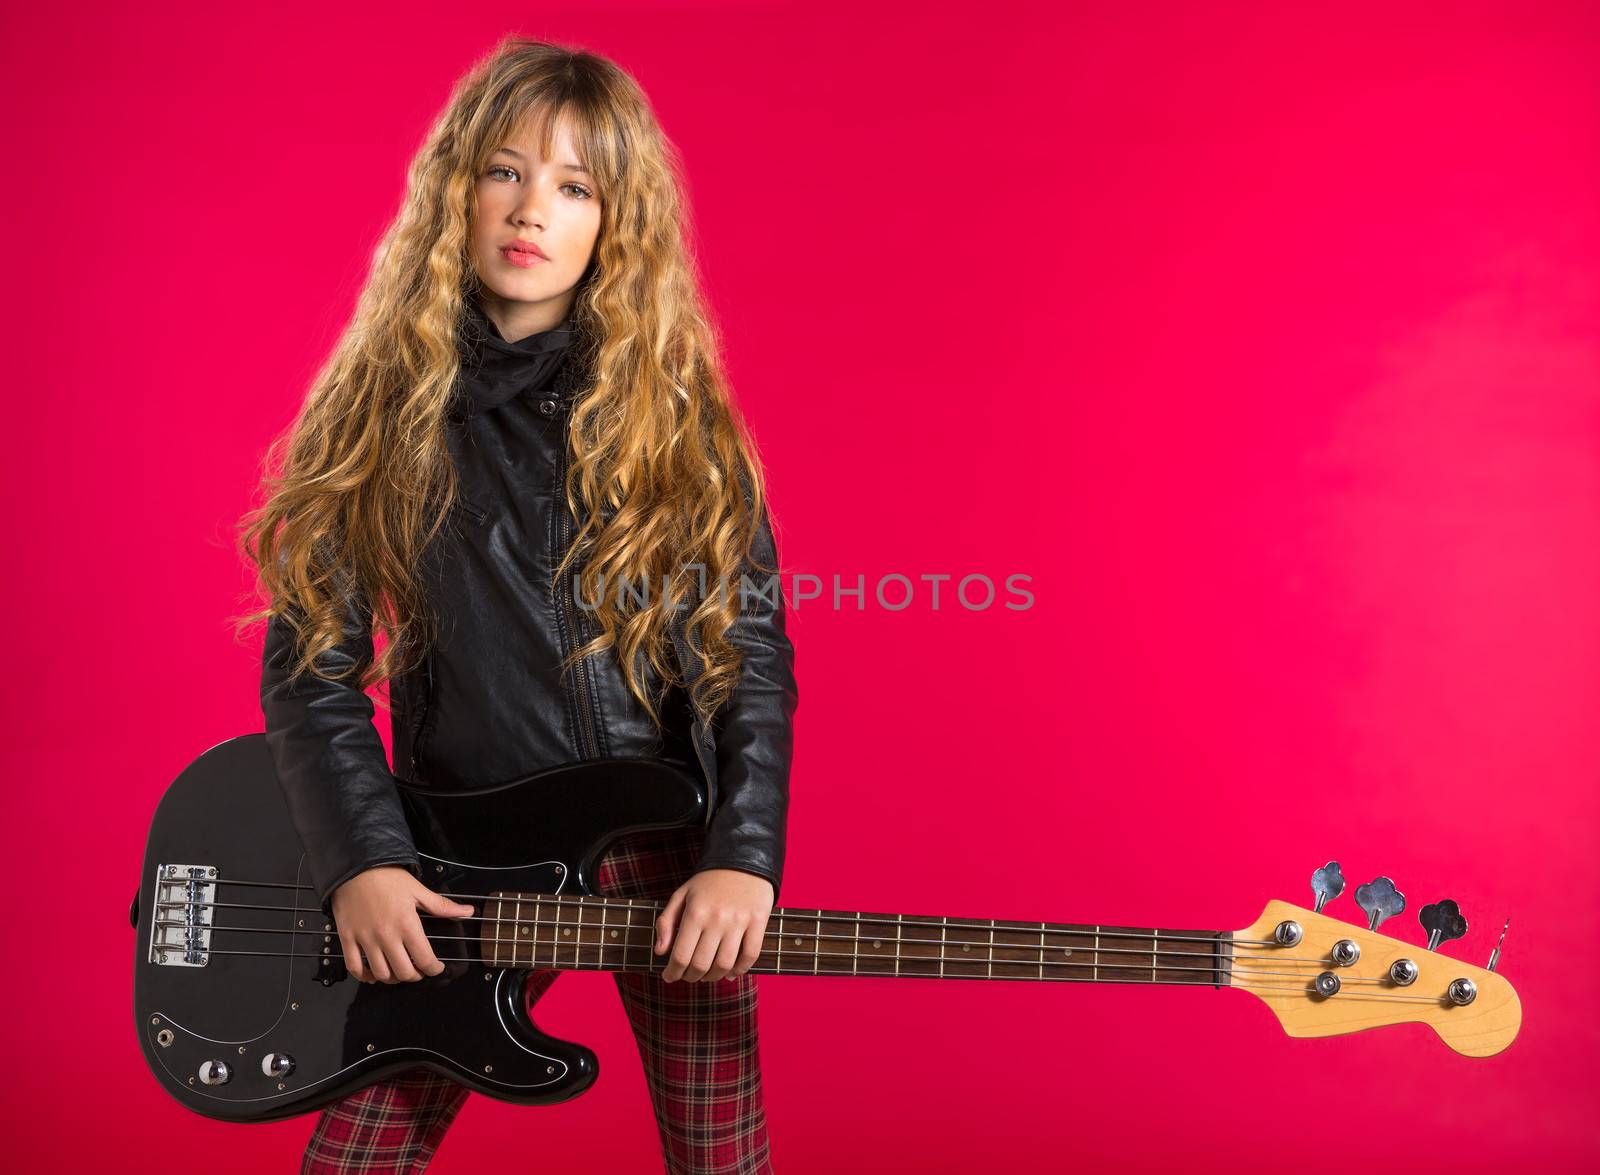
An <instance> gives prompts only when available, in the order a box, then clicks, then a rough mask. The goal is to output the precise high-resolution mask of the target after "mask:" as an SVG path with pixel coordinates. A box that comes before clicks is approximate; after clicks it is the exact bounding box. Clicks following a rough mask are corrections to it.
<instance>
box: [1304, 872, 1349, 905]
mask: <svg viewBox="0 0 1600 1175" xmlns="http://www.w3.org/2000/svg"><path fill="white" fill-rule="evenodd" d="M1311 892H1312V893H1314V894H1316V895H1317V904H1316V906H1315V907H1314V909H1315V912H1316V913H1318V914H1320V913H1322V907H1323V906H1324V905H1325V904H1326V903H1328V902H1329V901H1331V900H1333V899H1334V898H1336V897H1338V896H1339V895H1340V894H1342V893H1343V892H1344V874H1343V873H1342V872H1341V871H1340V869H1339V862H1337V861H1329V862H1328V863H1327V864H1326V865H1324V866H1323V867H1322V868H1321V869H1318V870H1317V871H1316V872H1315V873H1313V874H1312V875H1311Z"/></svg>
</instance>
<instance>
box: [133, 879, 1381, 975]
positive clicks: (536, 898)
mask: <svg viewBox="0 0 1600 1175" xmlns="http://www.w3.org/2000/svg"><path fill="white" fill-rule="evenodd" d="M160 884H162V885H165V886H182V885H186V884H188V882H187V880H186V879H181V878H175V879H171V880H166V879H163V880H162V881H161V883H160ZM200 884H202V885H211V886H223V885H233V886H248V887H258V886H259V887H270V888H279V889H295V890H311V889H313V887H312V886H307V885H293V884H289V883H284V882H270V881H227V880H216V881H202V882H200ZM518 892H519V893H520V891H518ZM440 896H441V897H447V898H450V899H452V900H454V901H462V902H466V901H480V902H485V903H489V902H501V903H509V904H516V903H518V902H520V903H521V904H522V905H525V906H526V905H533V904H535V903H538V904H541V905H570V906H578V907H580V908H583V909H591V910H592V909H608V910H620V911H628V910H634V911H637V910H643V909H656V910H660V909H663V908H664V907H665V905H666V903H665V902H662V901H654V900H652V899H642V898H641V899H634V900H633V901H629V900H628V899H626V898H620V899H619V898H607V897H605V896H604V895H590V894H522V895H521V896H519V897H513V896H509V895H508V894H507V893H506V892H501V893H498V894H455V893H441V894H440ZM641 903H645V904H641ZM158 904H165V905H175V906H184V905H188V904H189V903H187V902H184V901H181V900H179V899H176V898H170V899H165V900H164V901H163V902H160V903H158ZM195 904H196V905H210V906H226V907H229V908H233V909H241V910H274V911H279V910H282V911H298V912H301V913H307V912H314V913H315V914H316V916H317V917H319V918H325V917H327V915H325V914H323V913H322V910H321V907H320V906H319V907H317V908H316V910H315V911H306V910H304V909H303V908H301V907H295V906H265V905H260V904H257V903H251V902H218V901H210V902H198V903H195ZM803 909H804V907H793V906H780V907H777V908H775V909H774V910H773V911H772V913H771V914H770V915H769V919H770V920H775V919H778V918H793V919H804V920H806V921H812V922H814V921H816V920H817V919H818V918H819V917H820V918H821V919H822V920H823V921H824V922H841V921H856V920H859V921H860V922H861V924H862V925H873V926H885V927H891V928H892V927H896V926H927V927H933V928H935V929H938V928H940V927H941V926H943V927H946V928H951V927H950V924H949V923H948V922H946V921H945V920H943V919H941V918H940V917H939V916H938V915H926V914H914V915H897V914H868V913H867V912H866V911H861V912H859V913H857V912H852V911H845V910H836V911H828V910H814V911H812V912H810V913H802V912H801V911H802V910H803ZM429 916H430V917H437V918H446V917H448V915H442V914H440V915H429ZM478 917H483V918H485V919H486V920H488V921H491V922H492V921H494V919H493V918H489V917H488V915H472V916H471V917H464V918H459V919H451V920H452V921H460V922H470V921H472V920H473V919H474V918H478ZM502 920H503V919H502ZM980 921H989V919H982V920H980ZM993 921H994V922H995V925H994V926H993V927H992V929H994V930H996V931H1011V932H1016V933H1021V934H1038V933H1040V929H1039V927H1038V926H1037V925H1033V924H1028V923H1021V924H1016V925H1000V921H1001V920H1000V919H994V920H993ZM1005 921H1006V922H1011V923H1016V921H1017V920H1016V919H1006V920H1005ZM568 925H576V923H568ZM1075 925H1078V926H1084V929H1081V930H1079V929H1073V928H1064V927H1061V926H1060V924H1056V928H1055V929H1051V924H1049V923H1045V924H1044V928H1045V929H1044V933H1047V934H1070V935H1077V936H1080V937H1088V938H1093V937H1095V936H1096V935H1098V936H1099V937H1101V938H1136V939H1139V940H1141V941H1142V940H1144V939H1148V938H1150V937H1151V936H1150V935H1149V934H1148V933H1140V932H1139V931H1138V930H1136V929H1126V928H1125V929H1122V930H1115V929H1112V928H1110V927H1104V926H1102V927H1098V928H1095V927H1090V926H1088V925H1087V924H1084V923H1078V924H1075ZM953 928H954V929H969V930H976V931H981V932H984V933H987V932H988V931H989V930H990V929H991V927H988V926H982V925H978V924H977V923H976V922H974V921H972V920H970V919H969V920H966V921H957V922H956V923H955V925H954V927H953ZM1156 929H1159V928H1156ZM1354 929H1361V928H1360V927H1354ZM1161 940H1162V941H1163V942H1201V943H1215V942H1217V941H1219V939H1218V938H1217V937H1216V936H1215V935H1213V934H1207V933H1203V932H1202V933H1199V934H1196V933H1195V932H1193V931H1182V932H1178V933H1174V934H1170V935H1167V934H1163V935H1161ZM1225 941H1229V942H1231V943H1232V944H1233V945H1235V946H1257V945H1259V946H1268V947H1277V946H1278V943H1277V942H1276V941H1275V940H1273V939H1270V938H1237V937H1235V938H1233V939H1229V940H1225ZM1309 961H1315V960H1309Z"/></svg>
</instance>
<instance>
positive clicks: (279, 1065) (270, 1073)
mask: <svg viewBox="0 0 1600 1175" xmlns="http://www.w3.org/2000/svg"><path fill="white" fill-rule="evenodd" d="M293 1072H294V1058H293V1057H291V1056H290V1055H289V1054H288V1053H268V1054H267V1055H266V1056H264V1057H262V1058H261V1074H262V1076H264V1077H287V1076H289V1074H291V1073H293Z"/></svg>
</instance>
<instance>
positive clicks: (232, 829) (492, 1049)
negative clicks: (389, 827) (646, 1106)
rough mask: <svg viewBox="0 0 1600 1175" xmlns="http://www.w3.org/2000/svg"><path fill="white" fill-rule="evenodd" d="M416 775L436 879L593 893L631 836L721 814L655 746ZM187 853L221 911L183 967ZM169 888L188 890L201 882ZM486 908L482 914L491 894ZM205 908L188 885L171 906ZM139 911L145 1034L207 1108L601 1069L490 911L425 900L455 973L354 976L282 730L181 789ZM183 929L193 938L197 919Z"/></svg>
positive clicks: (470, 888) (174, 1090)
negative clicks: (294, 820)
mask: <svg viewBox="0 0 1600 1175" xmlns="http://www.w3.org/2000/svg"><path fill="white" fill-rule="evenodd" d="M400 788H401V798H402V802H403V803H404V806H405V810H406V816H407V819H408V821H409V823H410V825H411V830H412V833H413V835H414V837H415V839H416V843H417V847H418V850H419V853H420V855H421V859H422V864H423V882H424V883H425V884H426V885H427V886H428V887H429V888H430V889H433V890H436V891H439V892H443V893H450V894H464V895H475V894H489V893H494V892H497V891H518V892H524V893H566V894H594V893H596V892H598V891H597V890H596V889H595V888H593V886H594V876H595V867H596V864H597V863H598V861H599V859H600V857H601V855H602V854H603V853H604V852H605V851H606V849H607V847H608V846H609V845H610V843H611V842H612V841H613V840H615V839H616V838H617V837H618V836H621V835H623V834H625V833H628V832H632V831H636V830H640V829H646V828H662V827H676V826H681V825H689V824H699V823H703V822H704V819H705V803H706V796H705V791H704V787H703V785H702V784H701V783H700V781H699V780H698V779H697V777H695V776H693V775H691V774H689V772H688V771H687V770H685V769H683V768H680V767H679V766H677V765H676V764H673V763H668V762H664V761H659V760H655V759H609V760H600V761H596V762H591V763H582V764H575V765H572V766H567V767H560V768H555V769H553V770H550V771H543V772H540V773H538V774H535V775H531V776H528V777H526V778H524V779H520V780H517V781H514V782H512V783H509V784H505V785H501V786H498V787H494V788H487V789H483V790H480V791H470V792H429V791H425V790H423V789H419V788H412V787H409V786H407V785H405V784H403V783H401V784H400ZM170 865H180V866H203V867H205V868H214V869H215V870H216V871H217V872H216V877H215V883H216V889H215V890H214V891H205V890H197V891H195V892H196V894H197V895H198V896H200V897H209V899H210V900H209V901H203V902H198V903H197V904H196V905H195V906H194V908H195V909H197V910H199V911H201V912H202V914H204V913H205V912H207V911H209V914H210V920H211V922H212V923H213V927H212V929H211V930H210V941H209V945H210V948H211V949H210V951H209V952H208V953H207V954H206V955H205V957H204V961H203V962H202V963H200V964H199V965H192V966H185V965H180V962H181V960H183V959H184V957H185V952H184V949H183V947H182V946H181V945H178V946H175V947H172V948H170V949H168V950H167V951H166V954H167V962H166V963H162V962H161V961H159V959H153V958H152V941H153V940H152V933H153V931H154V930H155V927H154V926H153V924H152V915H153V914H154V912H155V910H156V885H157V876H156V873H157V869H158V867H161V866H170ZM210 881H211V878H210V877H209V876H204V877H202V878H201V879H200V884H208V883H210ZM251 883H259V884H251ZM163 893H164V894H165V895H166V896H167V897H168V898H174V899H181V898H182V897H184V896H185V895H186V893H187V891H186V890H185V889H183V888H182V887H177V888H169V889H167V890H164V891H163ZM468 900H471V899H470V898H469V899H468ZM472 904H473V905H475V906H478V907H479V911H480V913H481V912H482V906H483V903H482V902H481V901H473V903H472ZM274 907H277V908H274ZM186 908H187V907H186V906H185V905H184V904H183V903H182V902H181V900H180V901H179V902H177V903H176V904H173V905H169V906H167V907H163V909H164V910H166V911H168V912H169V913H172V914H181V913H182V912H183V911H184V910H185V909H186ZM131 916H132V921H133V924H134V927H135V930H136V934H135V945H134V981H133V996H134V1000H133V1005H134V1018H135V1028H136V1030H137V1032H138V1036H139V1043H140V1047H141V1048H142V1049H143V1051H144V1055H145V1060H146V1061H147V1062H148V1064H149V1065H150V1069H151V1072H152V1073H154V1074H155V1076H156V1078H157V1080H159V1081H160V1082H161V1084H162V1085H163V1087H164V1088H166V1090H167V1091H168V1092H169V1093H171V1094H172V1095H173V1096H174V1097H176V1098H177V1099H178V1100H179V1101H180V1102H182V1103H183V1104H184V1105H186V1106H188V1107H189V1108H190V1109H192V1110H194V1111H195V1112H196V1113H199V1114H203V1115H205V1116H207V1117H211V1118H218V1119H222V1120H225V1121H233V1122H270V1121H274V1120H277V1119H280V1118H286V1117H290V1116H292V1115H295V1114H302V1113H306V1112H307V1111H310V1110H314V1109H317V1108H319V1107H321V1106H323V1105H326V1104H328V1103H330V1102H334V1101H337V1100H339V1099H340V1098H342V1097H344V1096H346V1095H347V1094H349V1093H351V1092H353V1091H354V1090H356V1089H359V1088H361V1087H362V1086H365V1085H369V1084H371V1083H372V1082H374V1081H378V1080H380V1079H382V1078H384V1077H386V1076H389V1075H392V1074H393V1073H396V1072H398V1071H400V1070H403V1069H408V1068H413V1067H416V1066H418V1065H424V1066H427V1067H429V1068H431V1069H435V1070H437V1071H439V1072H441V1073H444V1074H446V1075H447V1076H449V1077H450V1078H452V1079H453V1080H455V1081H458V1082H460V1083H461V1084H462V1085H465V1086H467V1087H468V1088H470V1089H472V1090H473V1091H475V1092H477V1093H482V1094H485V1095H487V1096H489V1097H494V1098H498V1099H500V1100H503V1101H509V1102H515V1103H518V1104H523V1105H537V1104H546V1103H551V1102H558V1101H563V1100H565V1099H567V1098H571V1097H575V1096H577V1095H578V1094H580V1093H582V1092H583V1091H584V1090H586V1089H587V1088H588V1087H589V1086H590V1085H592V1084H593V1083H594V1080H595V1078H596V1076H597V1075H598V1072H599V1067H598V1061H597V1059H596V1057H595V1055H594V1053H593V1052H592V1051H591V1050H589V1049H587V1048H585V1047H584V1046H583V1045H581V1044H577V1043H574V1042H571V1041H564V1040H558V1039H556V1038H555V1037H551V1036H548V1035H546V1034H545V1033H543V1032H541V1031H540V1030H539V1028H538V1026H537V1025H536V1024H535V1023H534V1022H533V1021H532V1020H531V1019H530V1018H529V1017H528V1015H527V1013H526V1011H525V1000H524V990H523V989H524V986H525V984H526V981H527V978H528V975H529V974H530V972H529V971H527V970H508V969H503V968H502V969H491V968H487V967H485V966H483V965H482V963H481V962H478V961H477V960H479V959H480V958H481V950H480V948H479V945H478V923H477V922H475V921H473V920H470V919H469V920H466V921H463V922H457V921H455V920H452V919H442V918H433V917H427V916H424V918H423V926H424V928H425V930H426V931H427V933H428V935H429V937H430V938H431V939H432V940H433V945H434V952H435V954H437V955H438V956H439V958H440V959H441V960H449V961H446V963H445V970H444V972H443V973H441V974H440V975H437V976H434V977H432V978H429V979H423V980H421V981H418V982H412V983H394V984H384V983H378V984H363V983H358V982H356V981H355V980H353V979H351V978H349V977H348V975H347V974H346V972H345V967H344V958H343V952H342V950H341V948H340V945H339V939H338V935H337V934H336V933H334V932H333V930H332V927H331V920H329V919H328V918H326V917H325V916H324V915H323V914H322V912H321V910H320V908H319V906H318V904H317V899H316V895H315V893H314V891H313V890H312V889H311V887H310V879H309V877H308V876H307V874H306V871H305V861H304V853H303V850H302V848H301V845H300V840H299V837H298V835H297V834H296V833H295V831H294V828H293V826H292V825H291V823H290V821H289V813H288V809H287V807H286V806H285V803H284V800H283V796H282V793H281V791H280V790H279V787H278V782H277V779H276V776H275V774H274V770H273V765H272V760H271V757H270V755H269V753H268V750H267V744H266V736H265V735H263V734H250V735H243V736H241V737H239V738H233V739H229V740H227V741H226V742H222V743H219V744H217V745H216V746H214V747H212V748H211V749H210V750H208V751H207V752H206V753H205V754H203V755H201V756H200V757H199V758H198V759H196V760H195V761H194V762H193V763H192V764H190V765H189V767H188V768H187V769H185V770H184V772H183V774H182V775H180V776H179V777H178V778H177V780H175V781H174V782H173V784H172V785H171V786H170V787H169V788H168V789H167V792H166V794H165V796H164V797H163V798H162V800H161V803H160V805H159V807H158V808H157V810H156V815H155V818H154V820H153V821H152V824H151V828H150V837H149V841H148V843H147V845H146V848H145V857H144V870H143V874H142V876H141V878H140V883H139V894H138V897H137V898H136V899H135V901H134V905H133V910H132V914H131ZM165 933H166V934H168V935H169V936H178V940H179V941H181V936H182V934H183V933H184V930H183V928H179V927H174V928H170V929H168V930H166V932H165ZM234 952H241V953H234ZM269 1054H284V1055H287V1056H288V1057H291V1058H293V1068H292V1070H291V1071H290V1072H289V1073H287V1074H286V1075H283V1076H268V1075H267V1074H265V1073H264V1072H263V1069H262V1061H263V1058H264V1057H266V1056H267V1055H269ZM216 1061H221V1062H224V1063H225V1064H226V1065H227V1066H228V1067H229V1069H230V1070H231V1072H230V1074H229V1076H228V1079H227V1080H226V1081H224V1082H222V1083H220V1084H206V1083H205V1082H203V1081H202V1080H201V1077H200V1070H201V1066H202V1065H203V1064H205V1063H206V1062H216ZM280 1086H281V1088H280Z"/></svg>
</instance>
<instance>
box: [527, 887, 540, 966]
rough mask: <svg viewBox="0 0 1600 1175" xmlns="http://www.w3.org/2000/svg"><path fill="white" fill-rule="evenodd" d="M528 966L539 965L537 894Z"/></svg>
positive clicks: (535, 896)
mask: <svg viewBox="0 0 1600 1175" xmlns="http://www.w3.org/2000/svg"><path fill="white" fill-rule="evenodd" d="M528 965H529V966H530V967H537V966H538V965H539V897H538V895H537V894H535V895H534V899H533V941H532V942H531V943H529V944H528Z"/></svg>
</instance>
